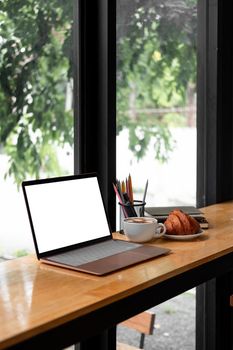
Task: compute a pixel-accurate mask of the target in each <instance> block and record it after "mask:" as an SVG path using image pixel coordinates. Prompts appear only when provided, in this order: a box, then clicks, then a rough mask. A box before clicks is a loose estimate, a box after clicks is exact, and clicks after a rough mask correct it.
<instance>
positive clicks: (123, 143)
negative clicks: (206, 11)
mask: <svg viewBox="0 0 233 350" xmlns="http://www.w3.org/2000/svg"><path fill="white" fill-rule="evenodd" d="M196 36H197V1H196V0H182V1H180V0H179V1H178V0H175V1H162V0H161V1H151V0H140V1H134V2H132V1H125V0H118V1H117V128H118V136H117V176H118V177H119V178H120V179H123V178H125V177H126V176H127V175H128V173H129V172H130V173H131V175H132V178H133V179H134V186H135V188H136V190H137V198H136V199H142V196H143V190H144V187H145V183H146V180H147V179H148V180H149V186H148V194H147V200H146V202H147V205H157V206H162V205H185V204H186V205H195V200H196V199H195V196H196Z"/></svg>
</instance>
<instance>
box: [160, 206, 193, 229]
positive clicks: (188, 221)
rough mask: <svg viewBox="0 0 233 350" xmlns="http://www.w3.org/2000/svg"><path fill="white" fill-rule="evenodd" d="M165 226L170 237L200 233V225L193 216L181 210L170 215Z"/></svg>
mask: <svg viewBox="0 0 233 350" xmlns="http://www.w3.org/2000/svg"><path fill="white" fill-rule="evenodd" d="M164 225H165V226H166V234H168V235H169V234H170V235H194V234H196V233H198V232H199V231H200V224H199V223H198V222H197V221H196V220H195V219H194V218H193V217H192V216H190V215H188V214H185V213H184V212H183V211H181V210H179V209H176V210H173V211H172V212H171V213H170V214H169V216H168V218H167V219H166V221H165V222H164Z"/></svg>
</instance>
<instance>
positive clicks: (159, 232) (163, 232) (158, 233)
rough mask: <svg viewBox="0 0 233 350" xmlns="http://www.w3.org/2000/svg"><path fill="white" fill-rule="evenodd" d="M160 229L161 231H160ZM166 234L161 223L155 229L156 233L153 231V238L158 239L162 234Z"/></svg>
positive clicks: (164, 227)
mask: <svg viewBox="0 0 233 350" xmlns="http://www.w3.org/2000/svg"><path fill="white" fill-rule="evenodd" d="M161 228H162V230H161ZM165 233H166V226H165V225H164V224H162V223H159V224H158V225H157V227H156V231H155V237H156V238H160V237H162V236H163V235H164V234H165Z"/></svg>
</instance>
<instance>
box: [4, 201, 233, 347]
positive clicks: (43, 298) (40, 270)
mask: <svg viewBox="0 0 233 350" xmlns="http://www.w3.org/2000/svg"><path fill="white" fill-rule="evenodd" d="M203 212H204V214H205V215H206V217H207V219H208V221H209V223H210V227H209V229H208V230H206V231H205V234H204V235H202V236H200V237H197V238H196V239H195V240H193V241H185V242H178V241H170V240H166V239H157V240H154V241H153V242H150V244H155V245H157V246H160V247H167V248H170V249H171V250H172V252H171V254H169V255H167V256H162V257H159V258H156V259H153V260H151V261H148V262H146V263H140V264H138V265H135V266H132V267H130V268H126V269H124V270H120V271H118V272H115V273H112V274H110V275H107V276H104V277H97V276H92V275H88V274H85V273H79V272H75V271H71V270H67V269H63V268H59V267H52V266H49V265H46V264H43V263H40V262H38V261H37V259H36V257H35V256H27V257H23V258H18V259H15V260H12V261H8V262H4V263H1V264H0V324H1V327H0V349H4V348H5V347H7V346H10V345H13V344H17V343H18V342H19V341H22V340H25V339H28V338H30V337H31V336H33V335H36V334H40V333H42V332H44V331H45V330H49V329H51V328H53V327H55V326H57V325H60V324H64V323H65V322H67V321H69V320H73V319H75V318H77V317H79V316H80V315H85V314H88V313H89V312H91V311H94V310H97V309H98V308H100V307H101V306H104V305H108V304H110V303H114V301H116V300H119V299H122V298H124V297H126V296H128V295H132V294H133V293H135V292H137V291H141V290H143V289H145V288H146V287H148V286H152V285H155V284H158V283H160V282H161V281H164V280H167V279H169V278H171V277H173V276H177V275H179V274H180V273H182V272H184V271H188V270H190V269H192V268H194V267H196V266H200V265H202V264H205V262H207V261H211V260H214V259H215V258H217V257H220V256H224V255H225V254H227V253H230V252H232V251H233V202H228V203H222V204H217V205H213V206H210V207H207V208H204V209H203ZM115 236H117V237H120V238H122V235H120V234H115Z"/></svg>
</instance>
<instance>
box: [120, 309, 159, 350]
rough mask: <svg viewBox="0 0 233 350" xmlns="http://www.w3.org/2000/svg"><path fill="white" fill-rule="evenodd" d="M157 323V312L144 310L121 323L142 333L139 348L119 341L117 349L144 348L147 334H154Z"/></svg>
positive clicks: (133, 349) (132, 349) (135, 349)
mask: <svg viewBox="0 0 233 350" xmlns="http://www.w3.org/2000/svg"><path fill="white" fill-rule="evenodd" d="M154 323H155V313H153V312H150V311H144V312H142V313H140V314H138V315H136V316H134V317H131V318H129V319H128V320H126V321H124V322H122V323H120V325H122V326H125V327H128V328H130V329H134V330H136V331H138V332H140V333H141V338H140V345H139V348H136V347H134V346H130V345H127V344H123V343H117V350H138V349H143V348H144V342H145V335H146V334H153V330H154Z"/></svg>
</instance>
